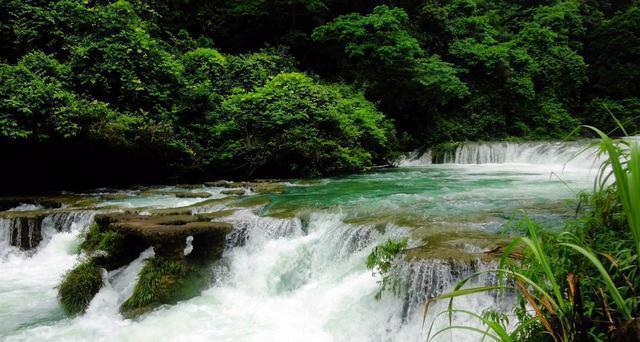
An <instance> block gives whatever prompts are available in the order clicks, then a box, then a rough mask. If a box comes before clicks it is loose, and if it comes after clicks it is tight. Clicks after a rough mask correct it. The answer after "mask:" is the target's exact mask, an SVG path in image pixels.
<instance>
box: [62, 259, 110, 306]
mask: <svg viewBox="0 0 640 342" xmlns="http://www.w3.org/2000/svg"><path fill="white" fill-rule="evenodd" d="M101 287H102V275H101V273H100V268H99V267H98V266H96V265H95V264H94V263H93V262H91V261H85V262H82V263H80V264H78V265H77V266H76V267H74V268H73V269H71V270H69V271H68V272H67V273H65V275H64V276H63V279H62V282H61V283H60V286H58V299H59V300H60V303H61V304H62V307H63V308H64V310H65V311H66V312H67V313H68V314H71V315H75V314H79V313H82V312H84V311H85V310H86V309H87V307H88V306H89V303H90V302H91V299H93V297H94V296H95V295H96V293H98V291H100V288H101Z"/></svg>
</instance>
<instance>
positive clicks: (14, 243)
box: [0, 211, 95, 256]
mask: <svg viewBox="0 0 640 342" xmlns="http://www.w3.org/2000/svg"><path fill="white" fill-rule="evenodd" d="M94 214H95V213H94V212H92V211H60V212H42V213H40V212H25V214H24V215H21V214H12V215H10V216H7V217H2V218H0V256H3V255H6V254H7V253H9V252H10V251H11V250H14V249H19V250H23V251H29V250H33V249H34V248H36V247H38V246H39V245H40V244H41V243H42V241H45V242H46V241H48V240H49V239H50V238H51V236H52V235H53V234H55V233H56V232H69V231H71V230H72V229H73V227H74V226H75V225H86V224H88V223H89V222H90V221H92V220H93V216H94Z"/></svg>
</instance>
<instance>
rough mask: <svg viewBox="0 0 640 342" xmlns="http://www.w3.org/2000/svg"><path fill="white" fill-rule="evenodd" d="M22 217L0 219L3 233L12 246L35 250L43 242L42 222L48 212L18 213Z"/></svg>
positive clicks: (14, 216) (13, 216) (7, 216)
mask: <svg viewBox="0 0 640 342" xmlns="http://www.w3.org/2000/svg"><path fill="white" fill-rule="evenodd" d="M16 213H20V214H22V215H5V216H4V217H2V218H0V226H1V228H0V229H1V230H2V233H4V234H5V236H6V237H5V238H6V239H7V240H8V242H9V245H10V246H15V247H18V248H20V249H22V250H29V249H32V248H35V247H36V246H38V244H40V241H42V221H43V220H44V218H45V217H46V216H47V213H46V212H16Z"/></svg>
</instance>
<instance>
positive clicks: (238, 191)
mask: <svg viewBox="0 0 640 342" xmlns="http://www.w3.org/2000/svg"><path fill="white" fill-rule="evenodd" d="M220 193H221V194H223V195H234V196H242V195H244V193H245V190H244V189H229V190H222V191H221V192H220Z"/></svg>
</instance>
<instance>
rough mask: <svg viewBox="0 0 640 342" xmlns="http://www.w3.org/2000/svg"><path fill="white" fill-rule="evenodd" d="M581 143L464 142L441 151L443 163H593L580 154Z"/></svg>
mask: <svg viewBox="0 0 640 342" xmlns="http://www.w3.org/2000/svg"><path fill="white" fill-rule="evenodd" d="M586 146H587V144H586V143H585V142H527V143H512V142H484V143H465V144H462V145H460V146H458V147H457V148H456V149H455V152H453V153H451V152H448V153H445V156H444V163H446V164H504V163H527V164H562V163H570V164H576V165H581V166H587V167H588V166H590V165H591V164H593V161H594V155H593V153H589V151H586V152H584V153H580V152H581V151H582V150H583V149H584V148H585V147H586Z"/></svg>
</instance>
